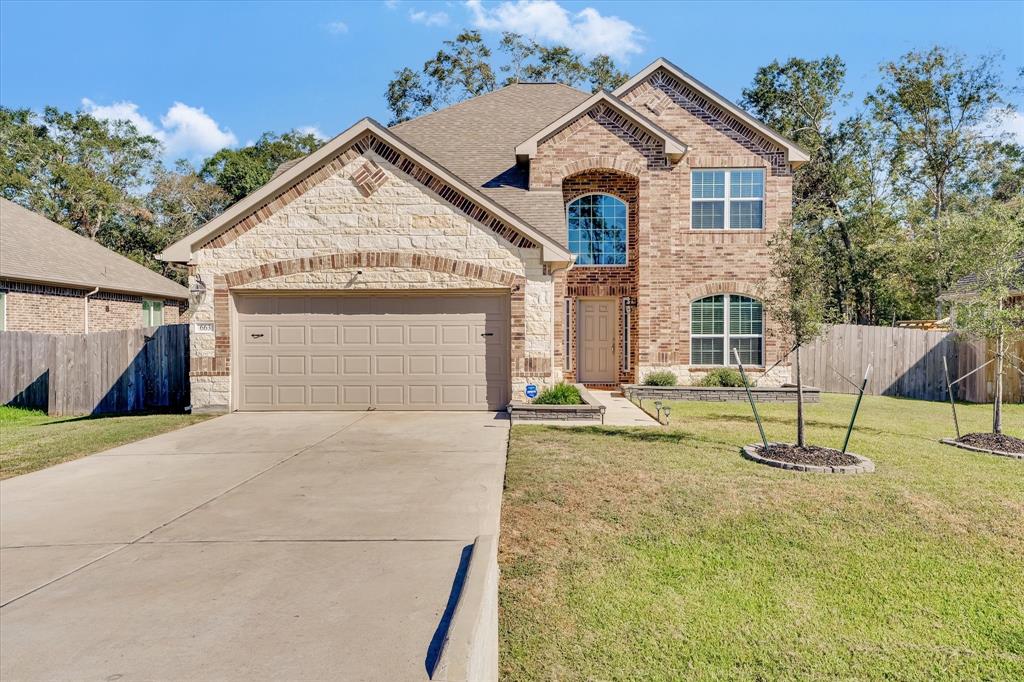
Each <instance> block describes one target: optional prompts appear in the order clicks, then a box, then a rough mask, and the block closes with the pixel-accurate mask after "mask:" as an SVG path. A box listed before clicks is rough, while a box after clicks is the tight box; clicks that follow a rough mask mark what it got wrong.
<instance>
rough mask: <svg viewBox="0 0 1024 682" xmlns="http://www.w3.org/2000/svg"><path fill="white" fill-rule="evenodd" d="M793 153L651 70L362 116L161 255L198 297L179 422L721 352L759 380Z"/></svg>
mask: <svg viewBox="0 0 1024 682" xmlns="http://www.w3.org/2000/svg"><path fill="white" fill-rule="evenodd" d="M806 159H807V155H806V153H805V152H804V151H803V150H801V149H800V148H799V147H797V146H796V145H795V144H794V143H792V142H791V141H789V140H787V139H785V138H783V137H782V136H780V135H779V134H778V133H776V132H774V131H772V130H770V129H768V128H766V127H765V126H764V125H763V124H761V123H759V122H758V121H756V120H754V119H753V118H752V117H750V116H749V115H748V114H747V113H746V112H744V111H743V110H742V109H740V108H739V107H737V106H736V105H734V104H732V103H730V102H729V101H727V100H726V99H725V98H723V97H722V96H720V95H718V94H717V93H715V92H714V91H713V90H711V89H710V88H708V87H707V86H705V85H703V84H702V83H700V82H699V81H697V80H695V79H694V78H693V77H691V76H689V75H688V74H686V73H685V72H683V71H682V70H680V69H679V68H678V67H676V66H674V65H673V64H671V63H669V62H667V61H665V60H658V61H656V62H654V63H653V64H651V65H650V66H648V67H647V68H646V69H644V70H643V71H641V72H640V73H638V74H637V75H636V76H634V77H633V78H631V79H630V80H629V81H628V82H627V83H625V84H624V85H622V86H621V87H620V88H618V89H616V91H615V92H613V93H598V94H594V95H591V94H588V93H585V92H580V91H578V90H575V89H573V88H569V87H566V86H564V85H558V84H551V83H544V84H517V85H511V86H508V87H505V88H502V89H500V90H496V91H494V92H492V93H489V94H486V95H482V96H480V97H477V98H474V99H471V100H468V101H466V102H462V103H460V104H457V105H455V106H452V107H449V108H447V109H443V110H441V111H437V112H434V113H431V114H429V115H426V116H423V117H420V118H417V119H414V120H411V121H407V122H405V123H401V124H399V125H397V126H394V127H392V128H390V129H389V128H385V127H383V126H381V125H380V124H378V123H376V122H374V121H372V120H370V119H364V120H362V121H360V122H359V123H357V124H356V125H355V126H353V127H351V128H349V129H348V130H347V131H345V132H344V133H342V134H341V135H339V136H338V137H336V138H334V139H333V140H331V141H330V142H328V143H327V144H326V145H325V146H324V147H323V148H321V149H320V150H318V151H317V152H315V153H313V154H311V155H309V156H308V157H305V158H304V159H302V160H300V161H298V162H297V163H294V164H291V165H289V166H287V167H284V168H282V169H281V170H280V171H279V172H278V174H277V175H276V176H275V177H274V178H273V179H272V180H271V181H270V182H269V183H268V184H267V185H266V186H265V187H263V188H261V189H260V190H258V191H256V192H254V193H253V194H252V195H250V196H249V197H247V198H246V199H244V200H242V201H240V202H239V203H238V204H236V205H235V206H233V207H231V208H230V209H229V210H228V211H226V212H225V213H224V214H223V215H222V216H220V217H218V218H217V219H215V220H214V221H212V222H211V223H209V224H208V225H207V226H205V227H204V228H202V229H201V230H199V231H197V232H196V233H194V234H193V235H190V236H189V237H188V238H186V239H184V240H182V241H181V242H178V243H177V244H175V245H173V246H172V247H170V248H169V249H168V250H167V251H165V252H164V254H162V257H163V258H165V259H167V260H170V261H174V262H180V263H187V264H188V265H189V267H190V272H191V276H192V283H193V287H192V288H193V290H194V291H196V290H198V291H203V290H205V292H206V295H205V297H203V300H202V301H201V302H200V303H199V305H198V306H196V307H195V311H194V314H193V317H192V324H193V327H194V329H193V331H194V332H195V333H194V334H193V337H192V354H193V357H192V385H193V404H194V405H196V406H197V407H207V408H211V409H367V408H371V407H373V408H378V409H498V408H501V407H502V406H503V405H504V404H505V403H507V401H508V400H509V399H510V398H513V397H516V398H521V397H522V394H523V392H524V388H525V387H526V386H527V385H528V384H539V385H540V386H544V385H549V384H552V383H554V382H556V381H559V380H562V379H570V380H573V381H580V382H584V383H587V384H593V385H614V384H618V383H620V382H631V381H636V380H639V379H641V378H642V377H643V375H644V374H645V373H647V372H649V371H651V370H653V369H658V368H665V367H667V368H671V369H673V370H674V371H676V372H677V373H679V374H680V375H682V376H683V377H684V378H686V377H689V376H690V375H691V374H694V373H696V374H700V373H702V372H704V371H706V370H707V369H708V368H709V367H713V366H721V365H724V364H730V362H731V359H730V357H729V356H730V355H731V349H733V348H736V349H738V350H739V351H740V353H741V355H742V358H743V360H744V362H745V363H749V365H750V366H751V367H753V368H765V367H769V366H771V365H772V364H773V363H774V362H775V361H776V360H777V359H778V357H779V354H780V352H781V349H782V346H783V345H784V344H783V343H782V340H781V339H780V338H779V335H778V334H777V333H776V332H775V330H774V329H773V325H772V323H771V321H770V320H768V319H766V318H765V314H764V311H763V307H762V305H761V301H760V300H759V298H758V297H759V296H761V295H763V291H764V283H765V281H766V278H767V277H768V274H769V269H770V263H769V261H770V258H769V250H768V246H767V242H768V240H769V239H770V238H771V236H772V234H773V233H774V232H775V231H776V230H778V229H784V228H785V227H786V226H787V224H788V222H789V220H790V215H791V201H792V170H793V168H794V167H796V166H797V165H799V164H800V163H802V162H804V161H806ZM788 375H789V370H788V367H786V366H781V367H779V368H777V369H776V370H774V371H773V372H772V376H771V377H766V378H765V380H766V383H767V382H770V381H776V382H778V381H783V380H785V379H787V378H788Z"/></svg>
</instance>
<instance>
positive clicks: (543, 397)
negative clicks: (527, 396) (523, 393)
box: [533, 383, 583, 405]
mask: <svg viewBox="0 0 1024 682" xmlns="http://www.w3.org/2000/svg"><path fill="white" fill-rule="evenodd" d="M533 404H534V405H582V404H583V398H581V397H580V389H578V388H576V387H575V386H573V385H572V384H566V383H559V384H555V385H554V386H552V387H551V388H545V389H544V390H543V391H541V394H540V395H539V396H537V397H536V398H534V399H533Z"/></svg>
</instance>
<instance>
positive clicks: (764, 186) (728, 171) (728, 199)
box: [690, 166, 768, 232]
mask: <svg viewBox="0 0 1024 682" xmlns="http://www.w3.org/2000/svg"><path fill="white" fill-rule="evenodd" d="M747 171H761V173H762V176H761V198H760V199H758V198H756V197H736V198H735V199H733V197H732V174H733V173H742V172H747ZM694 173H725V196H724V197H721V198H707V197H694V196H693V186H694V183H693V174H694ZM767 190H768V173H767V171H766V170H765V168H764V167H762V166H750V167H747V168H690V229H691V230H693V231H694V232H725V231H727V230H731V231H733V232H764V230H765V224H766V223H767V221H766V220H765V213H766V211H765V204H766V201H765V194H766V193H767ZM698 201H722V202H724V207H723V209H722V210H723V214H722V227H694V226H693V204H694V203H695V202H698ZM733 201H760V202H761V227H730V226H729V218H730V210H729V209H730V206H731V204H732V202H733Z"/></svg>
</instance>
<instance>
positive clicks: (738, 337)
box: [690, 294, 764, 366]
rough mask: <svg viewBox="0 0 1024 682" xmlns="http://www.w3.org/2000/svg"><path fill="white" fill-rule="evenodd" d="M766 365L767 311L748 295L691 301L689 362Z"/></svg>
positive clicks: (719, 296) (692, 363)
mask: <svg viewBox="0 0 1024 682" xmlns="http://www.w3.org/2000/svg"><path fill="white" fill-rule="evenodd" d="M734 348H735V349H736V350H738V351H739V354H740V360H741V361H742V362H743V364H744V365H748V364H749V365H755V366H758V365H763V364H764V310H763V308H762V306H761V302H760V301H758V300H757V299H754V298H750V297H749V296H739V295H737V294H719V295H717V296H708V297H706V298H701V299H698V300H696V301H694V302H693V303H691V304H690V364H691V365H731V364H733V363H735V362H736V359H735V357H734V356H733V352H732V351H733V349H734Z"/></svg>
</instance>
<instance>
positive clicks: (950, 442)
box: [939, 438, 1024, 460]
mask: <svg viewBox="0 0 1024 682" xmlns="http://www.w3.org/2000/svg"><path fill="white" fill-rule="evenodd" d="M939 442H940V443H945V444H946V445H952V446H953V447H954V448H960V449H961V450H970V451H971V452H984V453H985V454H986V455H996V456H997V457H1009V458H1010V459H1020V460H1024V455H1022V454H1020V453H1018V452H1005V451H1003V450H989V449H988V448H977V447H974V446H973V445H967V444H966V443H958V442H957V441H955V440H953V439H952V438H943V439H942V440H940V441H939Z"/></svg>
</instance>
